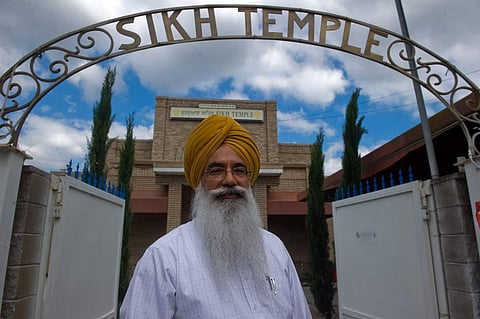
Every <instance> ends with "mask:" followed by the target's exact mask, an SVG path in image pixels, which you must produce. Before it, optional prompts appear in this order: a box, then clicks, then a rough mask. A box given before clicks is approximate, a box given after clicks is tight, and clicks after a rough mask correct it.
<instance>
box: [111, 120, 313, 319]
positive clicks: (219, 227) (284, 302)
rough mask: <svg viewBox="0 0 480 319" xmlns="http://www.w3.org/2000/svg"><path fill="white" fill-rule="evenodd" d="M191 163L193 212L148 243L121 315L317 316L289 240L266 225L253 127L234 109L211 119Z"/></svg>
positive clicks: (193, 139) (128, 318)
mask: <svg viewBox="0 0 480 319" xmlns="http://www.w3.org/2000/svg"><path fill="white" fill-rule="evenodd" d="M184 170H185V177H186V179H187V182H188V183H189V184H190V186H192V188H194V189H195V193H194V198H193V201H192V217H193V220H192V221H191V222H188V223H186V224H183V225H181V226H179V227H177V228H176V229H174V230H172V231H171V232H169V233H168V234H166V235H164V236H163V237H161V238H160V239H158V240H157V241H156V242H155V243H153V244H152V245H151V246H150V247H149V248H147V250H146V252H145V254H144V255H143V257H142V258H141V259H140V261H139V262H138V264H137V266H136V268H135V272H134V275H133V277H132V280H131V282H130V286H129V288H128V291H127V294H126V296H125V299H124V302H123V304H122V307H121V311H120V318H124V319H147V318H152V319H153V318H155V319H158V318H162V319H163V318H191V319H197V318H205V319H214V318H219V319H225V318H240V319H246V318H292V319H303V318H311V314H310V310H309V308H308V304H307V302H306V300H305V295H304V293H303V290H302V287H301V284H300V281H299V279H298V275H297V272H296V270H295V267H294V265H293V262H292V260H291V258H290V255H289V254H288V252H287V250H286V248H285V246H284V245H283V243H282V242H281V241H280V240H279V239H278V237H276V236H275V235H273V234H272V233H270V232H268V231H266V230H264V229H262V228H261V227H260V226H261V221H260V217H259V210H258V207H257V205H256V201H255V199H254V197H253V193H252V189H251V185H252V184H253V183H254V182H255V180H256V178H257V176H258V173H259V170H260V153H259V150H258V147H257V145H256V144H255V142H254V140H253V138H252V137H251V136H250V134H249V133H248V132H247V131H246V130H245V129H244V128H243V127H242V126H241V125H240V124H238V123H237V122H236V121H235V120H234V119H232V118H231V117H227V116H223V115H213V116H210V117H208V118H206V119H204V120H203V121H202V122H201V123H200V124H199V125H198V126H197V127H196V128H195V129H194V130H193V131H192V132H191V133H190V135H189V137H188V139H187V142H186V144H185V149H184Z"/></svg>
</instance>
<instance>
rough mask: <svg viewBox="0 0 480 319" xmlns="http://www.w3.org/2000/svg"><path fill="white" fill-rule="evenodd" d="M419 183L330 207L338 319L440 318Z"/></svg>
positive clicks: (356, 198)
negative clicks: (333, 240)
mask: <svg viewBox="0 0 480 319" xmlns="http://www.w3.org/2000/svg"><path fill="white" fill-rule="evenodd" d="M423 190H424V188H422V183H421V182H411V183H408V184H404V185H400V186H395V187H392V188H388V189H385V190H381V191H377V192H373V193H369V194H365V195H361V196H356V197H352V198H348V199H344V200H340V201H337V202H334V203H333V206H332V207H333V222H334V236H335V254H336V267H337V275H338V311H339V314H340V318H361V319H366V318H369V319H370V318H388V319H395V318H405V319H412V318H415V319H419V318H438V317H439V311H438V306H437V295H436V293H435V291H436V289H435V280H434V272H433V263H432V257H431V256H432V253H431V248H430V247H431V245H430V242H431V241H430V239H431V238H430V235H429V227H428V223H429V217H428V210H427V207H426V206H427V203H426V199H425V197H423V196H422V191H423Z"/></svg>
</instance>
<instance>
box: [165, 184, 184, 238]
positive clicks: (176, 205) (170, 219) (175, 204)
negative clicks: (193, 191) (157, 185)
mask: <svg viewBox="0 0 480 319" xmlns="http://www.w3.org/2000/svg"><path fill="white" fill-rule="evenodd" d="M181 210H182V183H181V182H179V181H173V180H172V181H170V183H169V184H168V215H167V233H168V232H169V231H171V230H172V229H174V228H175V227H177V226H179V225H180V223H181V218H182V211H181Z"/></svg>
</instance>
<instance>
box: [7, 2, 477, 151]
mask: <svg viewBox="0 0 480 319" xmlns="http://www.w3.org/2000/svg"><path fill="white" fill-rule="evenodd" d="M215 9H224V10H235V9H236V12H237V14H242V13H243V14H244V18H245V24H244V29H243V31H242V32H243V33H242V32H240V33H239V34H228V33H227V34H221V32H219V31H218V29H217V21H216V12H215ZM259 10H260V11H261V12H262V14H259V17H257V16H256V15H257V13H258V11H259ZM184 13H185V15H190V16H191V17H192V19H193V20H192V22H194V23H193V25H194V26H195V28H196V29H195V31H196V32H191V33H193V34H189V33H188V32H187V30H186V29H185V28H184V27H183V26H182V24H181V22H180V21H179V20H177V16H179V15H180V14H184ZM205 13H206V14H207V17H206V18H205ZM201 14H203V15H204V17H201ZM157 15H158V17H157ZM252 15H255V16H254V17H257V18H258V19H259V21H260V24H261V27H260V28H258V29H255V30H253V28H252ZM140 17H145V21H144V22H143V24H144V27H145V31H146V33H147V34H148V35H149V37H146V36H145V35H142V34H141V33H137V32H135V31H132V30H129V29H128V28H127V29H126V28H125V26H126V25H129V24H134V23H139V24H140V23H142V22H139V20H138V18H140ZM154 18H157V20H154ZM160 18H161V19H162V20H160ZM277 18H283V19H284V20H286V19H287V18H288V22H287V24H288V29H286V28H285V27H286V24H285V23H284V24H282V25H280V28H281V30H282V31H281V32H278V31H272V30H273V29H275V28H274V27H276V28H277V29H278V25H276V21H277V20H276V19H277ZM135 20H136V21H135ZM142 21H143V20H142ZM159 21H160V22H159ZM162 21H163V27H164V31H165V34H166V35H163V36H164V39H159V37H160V35H159V34H157V30H156V28H158V24H159V23H160V24H161V22H162ZM316 21H321V26H320V28H319V29H318V30H317V29H314V24H315V22H316ZM249 23H250V24H249ZM202 25H207V26H210V32H209V34H208V35H203V31H202ZM136 26H137V29H138V25H136ZM270 27H272V30H270V29H269V28H270ZM306 27H308V28H309V29H308V33H307V32H304V33H302V32H301V31H302V30H303V29H304V28H305V29H306ZM352 27H353V28H358V29H359V30H360V29H361V30H364V31H368V38H367V39H366V41H365V42H364V43H365V46H364V48H361V47H356V46H354V45H351V44H350V43H349V38H350V32H351V28H352ZM172 28H175V31H176V32H177V33H176V34H175V35H174V33H173V32H172ZM277 29H275V30H277ZM295 30H296V31H297V32H298V34H296V33H295ZM312 30H313V31H312ZM305 31H306V30H305ZM255 32H257V33H255ZM335 32H336V33H337V35H338V33H341V34H340V35H341V36H342V41H341V42H340V43H335V41H326V39H325V38H326V36H327V35H330V34H333V33H335ZM178 34H179V35H178ZM322 37H323V38H322ZM333 38H334V37H332V39H333ZM380 38H381V39H380ZM237 39H238V40H252V39H257V40H258V39H260V40H274V41H290V42H296V43H302V44H308V45H315V46H320V47H325V48H329V49H334V50H339V51H342V52H345V53H348V54H353V55H356V56H359V57H362V58H365V59H368V60H370V61H373V62H376V63H380V64H382V65H384V66H386V67H388V68H390V69H393V70H395V71H397V72H399V73H401V74H403V75H404V76H407V77H409V78H411V79H412V80H414V81H416V82H417V83H419V84H420V85H421V86H423V87H424V88H425V89H427V90H428V91H430V92H431V93H432V94H433V95H434V96H435V97H436V98H437V99H438V100H439V101H440V102H442V104H444V105H445V107H447V108H448V109H449V110H450V111H451V112H452V113H453V115H454V116H455V117H456V119H457V122H458V123H459V125H460V127H461V128H462V130H463V132H464V134H465V137H466V139H467V143H468V156H469V157H470V158H472V157H473V156H475V155H480V147H478V144H479V143H480V137H479V136H480V133H479V132H480V130H479V128H478V127H476V125H479V126H480V90H479V88H478V87H477V86H476V85H475V84H474V83H473V82H472V81H471V80H470V79H469V78H468V77H467V76H466V75H464V74H463V73H461V72H460V71H459V70H458V69H457V68H456V67H455V66H454V65H452V64H450V63H449V62H448V61H447V60H446V59H444V58H442V57H440V56H438V55H437V54H435V53H434V52H431V51H430V50H428V49H427V48H425V47H423V46H422V45H420V44H418V43H416V42H414V41H412V40H411V39H408V38H405V37H403V36H402V35H399V34H396V33H394V32H392V31H389V30H387V29H383V28H381V27H378V26H375V25H372V24H369V23H366V22H362V21H358V20H354V19H351V18H348V17H342V16H339V15H335V14H331V13H325V12H320V11H313V10H308V9H299V8H291V7H277V6H256V5H198V6H189V7H174V8H165V9H157V10H151V11H146V12H141V13H136V14H131V15H127V16H123V17H119V18H115V19H111V20H107V21H104V22H100V23H96V24H93V25H90V26H87V27H84V28H81V29H79V30H76V31H73V32H70V33H66V34H64V35H62V36H60V37H57V38H56V39H54V40H52V41H50V42H47V43H45V44H44V45H42V46H40V47H38V48H37V49H35V50H34V51H32V52H30V53H29V54H27V55H26V56H24V57H23V58H21V59H20V60H19V61H18V62H17V63H15V65H14V66H12V67H11V68H10V69H8V70H7V71H6V72H5V73H4V74H3V75H2V76H1V77H0V94H1V95H2V96H3V101H2V105H1V106H0V118H1V122H0V142H2V141H5V140H7V142H6V144H10V145H14V146H16V145H17V143H18V139H19V136H20V131H21V129H22V126H23V124H24V122H25V120H26V118H27V117H28V115H29V113H30V112H31V111H32V109H33V107H34V106H35V105H36V103H37V102H38V101H39V100H40V99H41V98H43V96H45V95H46V94H47V93H48V92H50V91H51V90H52V89H53V88H55V87H56V86H57V85H58V84H60V83H61V82H62V81H64V80H65V79H67V78H69V77H70V76H72V75H74V74H76V73H78V72H80V71H82V70H84V69H86V68H88V67H90V66H92V65H94V64H97V63H100V62H102V61H105V60H108V59H111V58H114V57H117V56H120V55H123V54H127V53H132V52H136V51H140V50H145V49H149V48H153V47H161V46H166V45H174V44H179V43H191V42H199V41H211V40H237ZM406 46H408V47H409V48H410V49H411V50H408V51H410V53H411V54H408V53H407V50H406V49H405V48H406ZM362 49H364V50H363V52H362ZM374 49H375V50H377V53H375V52H374V51H373V50H374ZM379 50H383V51H381V52H378V51H379ZM412 60H413V61H415V65H416V67H415V69H416V71H417V73H418V72H420V74H421V75H420V76H419V77H418V78H417V77H415V76H414V75H412V73H413V72H412V71H413V69H411V68H410V66H409V62H410V61H412ZM446 74H450V76H451V77H453V81H452V82H451V84H449V85H448V86H447V87H446V85H447V83H446V82H447V81H446ZM463 96H468V100H467V101H466V105H467V106H468V107H469V108H470V110H471V113H470V114H467V115H464V114H462V113H461V112H459V111H458V110H457V109H456V108H455V102H456V101H457V100H458V99H459V98H461V97H463ZM12 115H13V117H12ZM17 115H18V116H17ZM467 122H470V123H473V124H474V125H475V129H476V130H479V131H478V132H476V133H470V131H469V129H468V127H467V125H466V123H467Z"/></svg>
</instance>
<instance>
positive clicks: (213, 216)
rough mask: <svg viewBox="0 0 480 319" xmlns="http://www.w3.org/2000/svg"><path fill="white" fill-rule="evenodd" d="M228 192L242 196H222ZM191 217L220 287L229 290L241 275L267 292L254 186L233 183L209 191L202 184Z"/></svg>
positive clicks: (260, 290) (194, 201) (265, 266)
mask: <svg viewBox="0 0 480 319" xmlns="http://www.w3.org/2000/svg"><path fill="white" fill-rule="evenodd" d="M229 191H232V192H235V193H238V194H241V195H242V198H237V199H221V198H220V195H221V194H223V193H225V192H229ZM192 216H193V218H194V222H195V224H196V225H195V226H196V229H197V230H198V232H199V234H200V237H201V238H202V240H203V242H204V245H205V248H206V251H207V255H208V256H207V258H209V262H210V265H211V271H212V276H213V278H214V280H215V282H216V283H217V287H218V288H219V289H221V290H222V291H223V292H228V291H229V290H230V289H231V286H230V285H229V284H228V283H230V282H232V279H234V280H236V279H238V278H241V279H240V280H245V279H247V280H249V281H250V280H251V281H252V283H253V284H254V285H255V286H256V289H257V291H258V292H260V293H266V291H267V279H266V273H267V261H266V256H265V251H264V248H263V239H262V234H261V229H260V227H261V220H260V214H259V209H258V207H257V204H256V201H255V198H254V196H253V193H252V190H251V188H248V189H245V188H243V187H239V186H234V187H224V188H220V189H215V190H211V191H207V190H205V188H204V187H202V186H200V187H199V188H198V189H197V190H196V191H195V195H194V198H193V201H192ZM235 278H236V279H235ZM229 286H230V288H229Z"/></svg>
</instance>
